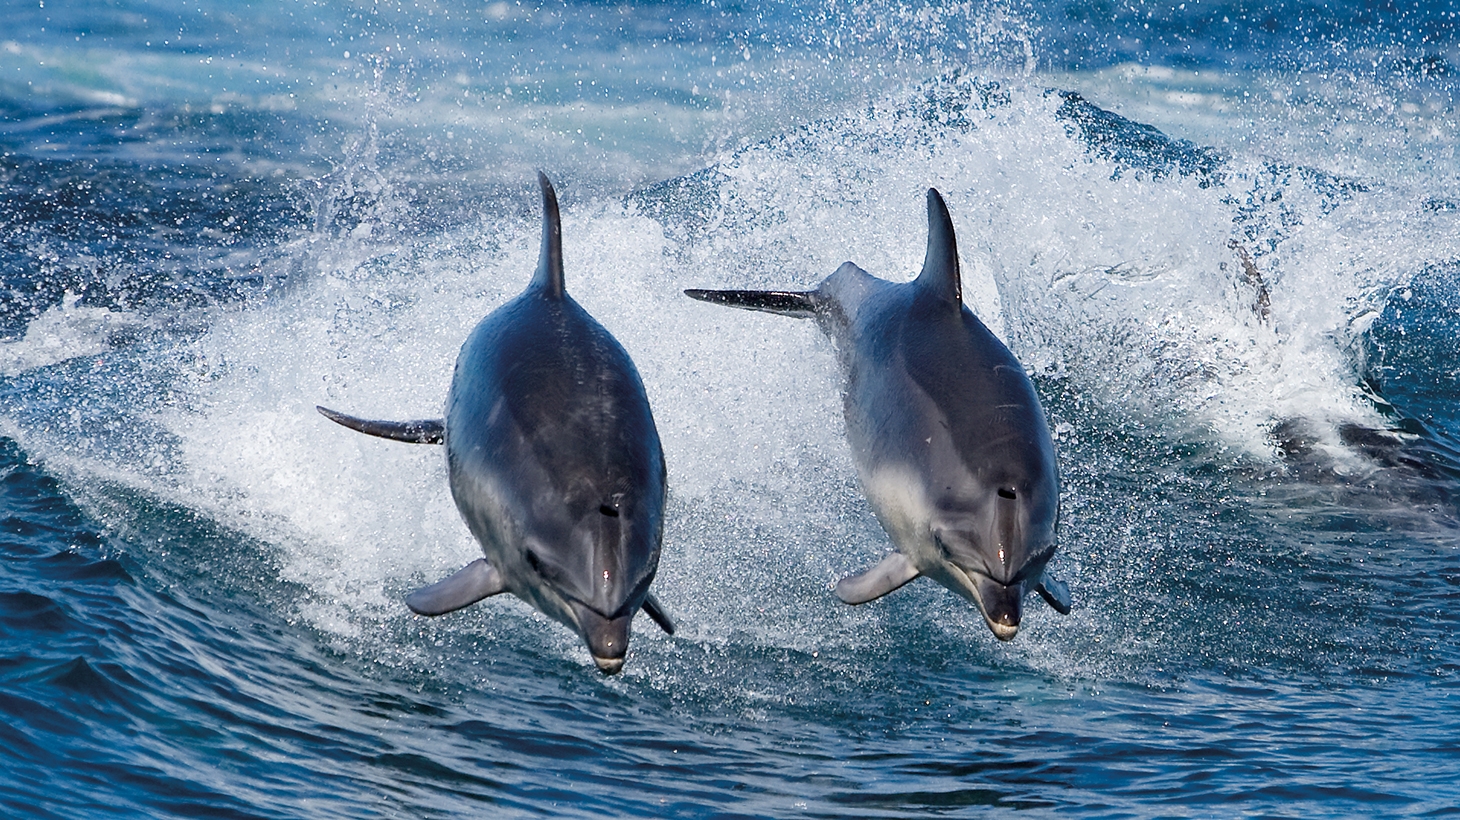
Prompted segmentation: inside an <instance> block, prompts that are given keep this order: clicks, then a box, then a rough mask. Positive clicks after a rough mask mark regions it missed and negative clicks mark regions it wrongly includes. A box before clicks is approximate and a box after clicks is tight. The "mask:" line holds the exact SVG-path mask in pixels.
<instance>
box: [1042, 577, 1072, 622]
mask: <svg viewBox="0 0 1460 820" xmlns="http://www.w3.org/2000/svg"><path fill="white" fill-rule="evenodd" d="M1034 591H1035V592H1038V593H1039V597H1041V598H1043V599H1044V602H1045V603H1047V604H1049V605H1050V606H1051V607H1052V608H1053V609H1054V611H1055V612H1058V613H1059V614H1061V615H1068V614H1070V588H1069V586H1068V585H1067V584H1065V582H1064V581H1061V580H1059V579H1058V578H1056V577H1054V576H1053V575H1050V574H1049V573H1048V572H1046V573H1045V574H1044V577H1043V578H1040V579H1039V586H1037V587H1035V588H1034Z"/></svg>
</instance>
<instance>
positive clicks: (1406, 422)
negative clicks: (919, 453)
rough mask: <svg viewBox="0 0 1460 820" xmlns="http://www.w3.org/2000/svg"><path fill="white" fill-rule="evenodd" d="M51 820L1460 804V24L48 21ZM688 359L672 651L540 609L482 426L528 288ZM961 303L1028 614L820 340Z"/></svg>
mask: <svg viewBox="0 0 1460 820" xmlns="http://www.w3.org/2000/svg"><path fill="white" fill-rule="evenodd" d="M0 8H3V13H4V17H3V19H4V20H5V22H6V25H5V27H4V29H3V31H0V288H3V295H0V557H3V564H0V715H3V719H0V814H4V815H5V816H11V817H38V818H43V817H109V816H126V817H196V816H208V817H249V818H264V817H279V818H295V817H307V818H315V817H319V818H329V817H341V818H343V817H349V818H358V817H412V818H414V817H445V816H453V817H454V816H463V815H465V816H488V817H498V816H502V817H527V816H549V817H618V816H643V817H801V816H810V817H842V816H845V817H960V816H982V815H985V814H990V813H1002V812H1005V811H1016V810H1018V811H1023V812H1025V813H1032V814H1034V815H1036V816H1040V815H1060V816H1099V817H1146V816H1197V815H1217V816H1236V815H1244V816H1246V815H1254V816H1272V817H1314V816H1374V815H1379V816H1399V815H1420V816H1440V815H1448V814H1455V813H1457V812H1460V744H1457V738H1460V685H1457V681H1460V638H1457V634H1460V501H1457V498H1460V155H1457V147H1460V110H1457V98H1456V91H1457V82H1460V79H1457V78H1460V75H1457V72H1460V31H1457V28H1460V9H1457V8H1456V7H1455V6H1454V5H1453V4H1449V3H1412V2H1389V3H1374V2H1358V1H1356V0H1331V2H1313V1H1312V0H1309V1H1307V2H1289V1H1288V0H1284V2H1278V3H1270V4H1254V3H1247V2H1238V1H1237V0H1201V1H1200V2H1198V0H1187V2H1185V3H1180V4H1177V3H1167V4H1157V3H1151V2H1140V0H1064V2H1055V1H1054V0H1051V1H1050V2H1038V1H1037V0H1007V2H999V0H993V1H992V2H977V1H976V0H974V1H973V2H963V1H962V0H957V1H955V0H928V1H927V2H919V3H913V4H903V3H894V2H881V1H879V0H870V1H869V2H848V1H847V0H820V1H819V2H808V3H789V2H774V1H773V0H766V2H755V1H754V0H751V2H723V0H707V1H706V2H683V1H682V0H667V2H656V3H640V4H620V5H615V4H610V3H599V2H568V3H562V2H545V3H537V2H528V1H527V0H523V2H515V1H513V0H496V1H495V2H472V3H467V4H438V3H434V2H421V3H412V4H405V3H390V2H384V3H364V2H344V1H343V0H320V1H319V2H313V3H283V2H264V3H257V4H250V5H247V6H239V5H237V4H232V3H221V2H217V0H198V2H193V3H188V4H157V3H148V2H140V1H138V0H114V1H113V2H107V3H100V2H77V3H67V2H62V1H61V0H49V2H41V1H40V0H28V1H27V2H20V0H16V2H4V3H3V5H0ZM538 168H541V169H543V170H544V171H546V172H547V173H548V174H549V175H550V176H551V177H552V178H553V180H554V181H555V182H556V183H557V185H558V191H559V195H560V197H561V201H562V203H563V206H564V243H565V258H566V270H567V286H568V289H569V291H570V292H571V293H572V294H573V295H574V296H575V298H577V299H578V300H579V301H580V302H581V303H582V304H583V305H584V306H585V307H586V308H587V309H588V310H589V311H590V312H592V313H593V314H594V315H595V316H596V317H598V319H599V320H600V321H601V322H602V323H603V324H604V325H605V326H607V327H608V328H609V329H610V330H611V331H612V332H613V333H614V334H615V335H616V336H617V337H618V338H619V340H620V341H621V342H622V343H623V344H624V346H625V347H626V348H627V349H628V351H629V352H630V354H631V355H632V356H633V357H634V358H635V361H636V362H637V364H638V367H639V369H640V371H641V373H642V375H643V377H644V381H645V384H646V387H647V390H648V393H649V396H650V400H651V403H652V404H653V408H654V412H655V415H656V419H657V422H658V425H659V429H660V433H661V436H662V438H663V441H664V446H665V451H666V456H667V459H668V464H669V474H670V484H671V489H670V499H669V514H668V523H667V526H666V532H665V540H664V552H663V558H662V561H661V565H660V571H659V576H658V580H657V581H656V584H655V589H656V591H657V594H658V596H659V597H660V599H661V600H662V601H663V602H664V604H665V606H666V607H667V608H668V609H669V610H670V611H671V612H672V613H673V614H674V615H675V617H676V618H677V619H678V621H679V624H680V627H681V628H680V631H679V633H678V634H676V635H675V636H673V637H669V636H665V635H663V634H660V633H659V632H658V630H657V629H655V628H653V626H652V624H650V623H649V622H648V621H647V619H640V622H639V623H638V629H637V630H636V632H635V634H634V638H633V643H632V646H631V649H630V655H629V659H628V663H627V665H626V667H625V671H624V672H623V674H622V675H619V676H617V677H612V678H605V677H603V676H600V675H599V674H598V673H597V672H596V671H595V670H594V668H593V666H592V663H591V661H590V659H589V658H588V656H587V653H586V652H585V651H584V649H583V647H582V646H581V645H580V642H579V641H578V639H577V638H576V637H574V636H572V635H570V634H569V633H568V632H567V630H565V629H564V628H562V627H561V626H559V625H557V624H554V623H550V622H548V621H547V620H546V619H545V618H543V617H542V616H540V615H538V614H536V613H535V612H533V611H532V610H530V609H529V608H528V607H527V606H526V605H525V604H523V603H521V602H520V601H517V600H516V599H512V598H509V597H505V596H504V597H502V598H494V599H490V600H488V601H485V602H483V603H481V604H479V605H477V606H475V607H472V608H470V609H468V610H465V611H462V612H460V613H457V614H453V615H451V616H447V617H443V618H440V619H433V620H432V619H422V618H418V617H416V616H413V615H411V614H410V613H409V612H408V611H407V610H406V608H405V607H404V605H403V603H402V600H401V599H402V596H403V595H404V593H406V592H407V591H409V590H411V589H413V588H415V587H416V586H418V585H420V584H422V583H425V582H429V581H433V580H436V579H437V578H439V577H442V576H444V575H445V574H446V573H448V572H449V571H451V570H454V569H455V568H456V567H458V566H460V565H461V564H463V563H465V562H467V561H468V560H471V559H472V558H473V557H475V556H476V555H478V554H479V553H478V550H477V547H476V546H475V544H474V543H473V542H472V540H471V538H470V536H469V535H468V534H467V531H466V529H465V527H464V526H463V525H462V524H461V522H460V520H459V518H458V516H457V514H456V512H455V510H454V507H453V505H452V503H451V500H450V497H449V492H448V490H447V486H446V475H445V464H444V458H443V457H442V453H441V451H440V449H439V448H427V447H407V446H405V445H395V444H391V443H388V442H383V441H380V440H376V439H369V438H366V437H363V436H359V435H356V434H352V433H350V432H349V431H346V430H344V429H343V428H339V427H337V426H335V425H333V424H331V423H330V422H328V421H326V420H325V419H323V418H322V417H320V416H318V415H317V414H316V413H315V411H314V406H315V405H316V404H327V405H329V406H333V407H337V408H340V409H342V410H346V411H348V412H353V413H358V414H361V415H366V416H374V417H386V418H420V417H429V416H434V415H437V414H439V412H440V409H441V406H442V402H443V400H444V396H445V392H446V388H447V385H448V382H449V379H450V374H451V367H452V363H453V361H454V358H455V355H456V350H457V348H458V346H459V345H460V343H461V341H462V340H463V339H464V338H465V335H466V333H467V332H468V331H469V329H470V328H471V327H472V326H473V325H474V324H475V322H476V321H477V320H478V319H479V318H480V317H481V316H482V315H484V314H485V313H487V312H489V311H490V310H492V309H493V308H495V307H496V306H497V305H500V304H502V303H503V302H504V301H506V300H507V299H509V298H511V297H512V296H514V295H515V294H516V293H517V292H519V291H520V290H521V289H522V287H524V285H525V284H526V281H527V279H528V277H529V276H530V272H531V270H532V269H533V267H534V265H535V261H536V255H537V238H538V231H539V225H540V214H539V213H538V201H537V196H536V192H535V182H534V171H535V169H538ZM929 186H936V187H937V188H939V189H940V190H941V191H942V192H943V193H944V195H945V196H946V198H947V201H948V205H949V207H950V209H951V212H952V214H953V220H954V225H955V227H956V229H957V231H958V237H959V240H960V252H961V258H962V262H963V266H964V270H965V300H966V301H967V303H968V305H969V307H970V308H972V309H973V310H974V311H975V312H976V313H978V314H979V315H980V316H981V317H982V318H983V319H984V321H985V322H986V323H987V324H989V326H990V327H991V328H993V329H994V330H995V331H996V332H997V333H999V334H1000V335H1001V336H1002V337H1003V338H1004V339H1005V340H1006V341H1007V342H1008V344H1009V345H1010V347H1011V349H1012V350H1013V351H1014V353H1015V354H1016V355H1017V356H1018V357H1019V358H1020V359H1021V361H1023V362H1024V363H1025V364H1026V366H1027V367H1028V368H1029V370H1030V372H1031V374H1032V376H1033V378H1034V381H1035V384H1036V387H1037V389H1038V390H1039V392H1040V394H1041V396H1042V398H1043V400H1044V402H1045V407H1046V409H1047V411H1048V413H1049V416H1050V419H1051V423H1052V426H1053V429H1054V431H1055V436H1056V439H1057V442H1056V444H1057V447H1058V450H1059V458H1060V463H1061V468H1062V473H1063V495H1062V509H1063V515H1062V518H1061V522H1060V530H1059V543H1060V551H1059V553H1058V554H1057V556H1056V558H1055V560H1054V562H1053V564H1052V565H1051V566H1052V569H1053V571H1055V572H1056V573H1057V574H1058V576H1059V577H1061V578H1062V579H1063V580H1065V581H1067V582H1068V583H1069V585H1070V588H1071V592H1072V595H1073V598H1074V603H1075V608H1074V610H1073V612H1072V613H1071V614H1070V615H1069V616H1060V615H1058V614H1056V613H1054V612H1053V611H1051V610H1049V609H1047V608H1045V607H1044V606H1043V605H1042V604H1040V603H1039V602H1038V601H1037V600H1033V599H1031V601H1030V602H1029V603H1030V608H1029V612H1028V614H1027V616H1026V620H1025V622H1024V625H1023V628H1022V629H1021V630H1020V633H1019V635H1018V637H1017V638H1016V639H1015V640H1014V641H1012V642H1010V643H1007V644H1004V643H999V642H998V641H996V640H995V639H994V638H993V637H992V636H991V635H990V634H989V632H988V630H987V629H986V628H985V627H984V625H983V623H982V619H981V618H980V616H979V615H978V613H977V612H976V611H975V610H974V609H973V608H972V607H970V606H969V605H968V604H967V603H966V602H964V601H962V600H960V599H956V598H955V597H954V596H952V595H951V594H950V593H948V592H947V591H946V590H944V589H942V588H941V587H938V586H937V585H935V584H932V583H929V582H926V581H919V582H916V583H914V584H911V585H909V586H908V587H906V588H904V589H903V590H901V591H899V592H897V593H896V594H894V595H891V596H888V597H887V598H885V599H882V600H880V601H878V602H876V603H873V604H869V605H865V606H861V607H856V608H851V607H845V606H843V605H841V604H840V603H838V602H836V601H835V599H834V598H833V597H832V596H831V594H830V591H829V589H828V586H829V584H830V583H831V582H832V581H834V580H835V579H836V578H838V577H840V576H841V575H844V574H847V573H849V572H852V571H856V570H858V569H860V568H862V567H864V566H866V565H868V564H870V563H872V562H874V561H876V560H877V559H878V558H879V557H880V556H881V555H883V554H885V552H886V551H887V550H888V549H889V548H890V547H889V544H888V541H887V539H886V537H885V535H884V534H883V533H882V531H881V530H880V528H879V527H878V525H877V523H876V521H875V519H874V518H873V517H872V514H871V512H870V510H869V508H868V506H867V504H866V502H865V501H864V500H863V498H862V496H861V494H860V491H859V488H858V486H857V483H856V478H855V475H854V472H853V470H852V466H851V462H850V457H849V453H848V450H847V447H846V444H845V442H844V440H843V437H842V429H841V416H840V398H839V395H838V390H839V379H838V376H837V374H836V372H835V363H834V359H833V355H832V351H831V348H830V345H829V343H828V342H827V341H826V340H825V339H824V338H822V337H821V336H820V335H819V334H818V332H817V331H816V329H815V327H814V326H813V325H812V324H811V323H809V322H796V321H792V320H789V319H784V318H780V317H775V316H768V315H762V314H751V313H745V312H741V311H730V310H725V309H723V308H716V307H713V306H708V305H704V304H701V303H697V302H693V301H691V300H689V299H686V298H684V297H683V296H682V295H681V294H680V291H681V289H683V288H685V287H744V288H761V287H777V288H803V287H810V286H812V285H813V284H814V283H815V282H817V281H818V280H819V279H820V278H822V277H824V276H825V275H827V274H829V273H830V272H831V271H832V270H834V269H835V268H836V267H837V266H838V265H839V264H841V263H842V262H843V261H846V260H848V259H850V260H855V261H856V262H857V263H858V264H860V265H861V266H862V267H864V268H866V269H867V270H869V271H871V272H873V273H875V274H878V275H881V276H884V277H886V278H889V279H893V280H904V279H907V278H910V277H911V276H912V275H913V274H914V273H915V272H916V271H917V270H918V268H919V266H920V264H921V259H922V252H923V248H924V229H925V226H924V222H923V220H924V211H923V204H922V203H923V199H922V197H923V192H924V190H925V189H926V188H927V187H929Z"/></svg>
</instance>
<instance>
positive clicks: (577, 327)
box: [318, 173, 674, 675]
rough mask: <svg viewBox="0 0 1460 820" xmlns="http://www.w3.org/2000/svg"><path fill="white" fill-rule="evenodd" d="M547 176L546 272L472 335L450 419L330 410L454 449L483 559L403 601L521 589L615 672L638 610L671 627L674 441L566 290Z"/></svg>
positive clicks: (439, 606)
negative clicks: (666, 442) (669, 478)
mask: <svg viewBox="0 0 1460 820" xmlns="http://www.w3.org/2000/svg"><path fill="white" fill-rule="evenodd" d="M537 181H538V184H539V185H540V187H541V188H542V207H543V226H542V250H541V255H540V257H539V259H538V263H537V272H536V274H535V275H534V276H533V277H532V281H531V282H530V283H529V284H528V286H527V289H526V290H525V291H523V292H522V294H521V295H520V296H518V297H517V298H516V299H514V300H512V301H511V302H508V303H507V304H505V305H503V306H502V307H500V308H498V309H497V310H495V311H493V312H492V313H491V314H489V315H488V316H487V317H486V318H484V319H482V321H481V322H480V323H479V324H478V325H477V326H476V329H475V330H473V331H472V332H471V335H470V336H468V337H467V340H466V343H465V344H463V345H462V347H461V353H460V354H459V355H458V356H457V359H456V371H455V374H454V375H453V376H452V378H451V392H450V393H449V394H448V396H447V399H446V418H445V419H431V420H423V421H404V422H395V421H368V420H365V419H357V418H353V417H351V416H347V415H344V414H343V413H338V412H335V411H333V410H329V409H326V408H324V407H320V408H318V409H319V412H321V413H323V414H324V415H325V416H326V417H327V418H329V419H331V420H332V421H336V422H338V423H340V424H343V425H344V426H346V427H349V428H352V429H355V430H359V431H360V432H362V433H368V434H370V435H372V436H380V437H382V438H388V439H394V440H396V441H408V442H414V443H420V444H443V443H444V444H445V445H446V461H447V465H448V468H449V473H450V480H451V496H452V498H454V499H455V500H456V508H457V509H458V510H460V511H461V516H462V518H464V519H465V520H466V525H467V527H468V528H470V529H471V532H472V535H474V536H476V539H477V541H479V542H480V543H481V546H482V552H483V554H484V555H485V557H484V558H479V559H477V560H475V561H473V562H471V563H470V564H467V565H466V566H465V567H463V568H462V569H461V570H459V571H457V572H456V573H455V574H454V575H452V576H450V577H449V578H447V579H445V580H443V581H439V582H437V583H434V584H431V585H430V586H427V587H423V588H421V589H418V590H416V591H415V592H412V593H411V594H410V595H409V596H407V597H406V606H408V607H410V608H411V610H412V611H413V612H416V613H418V614H421V615H442V614H445V613H447V612H452V611H454V610H457V609H461V608H462V607H465V606H469V605H471V604H474V603H476V602H477V601H480V600H482V599H483V598H486V597H488V596H491V595H496V594H498V593H500V592H511V593H512V594H514V595H516V596H517V597H518V598H521V599H522V600H524V601H526V602H528V603H529V604H531V605H532V606H534V607H536V608H537V609H538V611H540V612H542V613H543V614H544V615H547V616H548V617H550V618H553V619H556V620H558V621H561V622H562V623H564V624H566V625H567V626H568V627H569V628H571V629H573V630H575V631H577V632H578V634H579V635H581V636H582V637H583V640H584V642H586V643H587V644H588V651H589V652H591V653H592V655H593V662H594V663H595V664H596V665H597V666H598V668H599V669H600V670H602V671H603V672H604V673H606V674H610V675H612V674H614V673H616V672H618V671H619V670H620V669H622V668H623V664H624V657H625V654H626V652H627V651H628V644H629V626H630V623H631V622H632V621H633V618H634V613H636V612H638V611H639V609H640V608H641V607H642V608H643V609H644V611H645V612H647V613H649V617H650V618H653V619H654V622H655V623H657V624H659V626H660V627H661V628H663V629H664V631H665V632H668V633H670V634H673V633H674V623H673V621H671V620H670V618H669V616H668V614H667V613H666V612H665V611H664V607H663V606H661V605H660V604H659V602H658V601H657V600H656V599H655V598H654V596H653V594H651V593H650V592H649V584H650V582H651V581H653V580H654V573H655V572H656V570H657V569H658V566H659V550H660V542H661V539H662V537H663V532H664V499H665V493H666V488H667V484H666V480H665V468H664V451H663V449H662V448H661V447H660V444H659V433H658V431H657V430H656V429H655V427H654V418H653V416H652V415H651V414H650V412H649V399H648V397H647V396H646V395H645V393H644V384H643V382H642V381H641V380H640V379H639V372H638V371H637V370H635V369H634V363H633V362H632V361H631V360H630V359H629V354H628V353H627V352H625V351H624V349H623V347H622V346H620V345H619V343H618V341H617V340H615V339H614V338H613V336H612V335H610V334H609V332H608V331H607V330H605V329H604V328H603V326H602V325H600V324H598V322H596V321H594V319H593V317H592V316H590V315H588V312H587V311H585V310H584V309H583V308H582V307H580V306H579V305H578V303H577V302H575V301H574V300H573V298H572V297H571V296H569V295H568V294H567V292H566V291H565V290H564V289H563V243H562V228H561V225H560V223H559V220H558V199H557V194H556V193H555V192H554V191H553V186H552V183H551V182H549V181H548V178H547V177H546V176H545V175H543V174H542V173H539V174H538V175H537Z"/></svg>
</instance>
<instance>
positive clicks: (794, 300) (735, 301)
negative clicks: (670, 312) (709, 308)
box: [684, 288, 816, 319]
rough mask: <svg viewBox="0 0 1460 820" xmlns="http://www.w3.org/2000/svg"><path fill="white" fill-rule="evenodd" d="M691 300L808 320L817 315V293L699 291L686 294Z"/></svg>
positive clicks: (691, 290)
mask: <svg viewBox="0 0 1460 820" xmlns="http://www.w3.org/2000/svg"><path fill="white" fill-rule="evenodd" d="M684 295H685V296H688V297H689V298H691V299H698V300H700V301H701V302H709V303H710V304H714V305H729V306H730V307H738V308H744V309H746V310H763V311H765V312H766V313H778V314H780V315H782V316H795V317H796V318H798V319H806V318H810V317H812V316H815V315H816V295H815V291H784V290H697V289H693V288H691V289H690V290H686V291H685V292H684Z"/></svg>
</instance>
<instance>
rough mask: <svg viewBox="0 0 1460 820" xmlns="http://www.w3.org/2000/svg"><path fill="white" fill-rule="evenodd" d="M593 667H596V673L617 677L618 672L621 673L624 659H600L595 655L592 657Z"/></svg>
mask: <svg viewBox="0 0 1460 820" xmlns="http://www.w3.org/2000/svg"><path fill="white" fill-rule="evenodd" d="M593 665H594V666H597V667H598V671H600V672H602V673H603V674H605V675H617V674H618V673H619V672H622V671H623V668H624V659H623V658H622V657H618V658H600V657H598V656H597V655H594V656H593Z"/></svg>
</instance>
